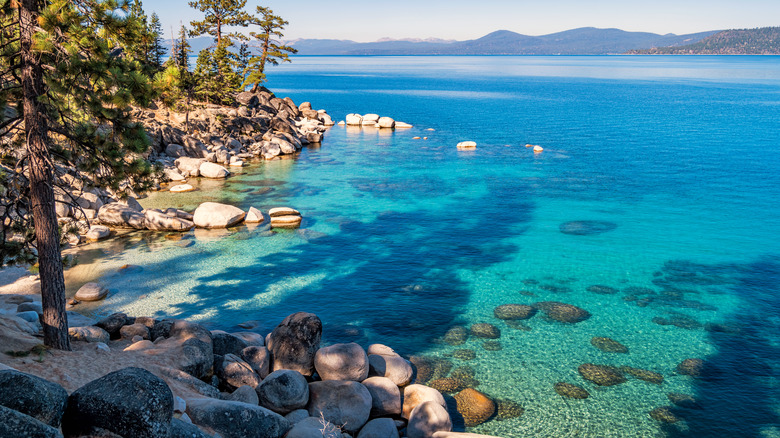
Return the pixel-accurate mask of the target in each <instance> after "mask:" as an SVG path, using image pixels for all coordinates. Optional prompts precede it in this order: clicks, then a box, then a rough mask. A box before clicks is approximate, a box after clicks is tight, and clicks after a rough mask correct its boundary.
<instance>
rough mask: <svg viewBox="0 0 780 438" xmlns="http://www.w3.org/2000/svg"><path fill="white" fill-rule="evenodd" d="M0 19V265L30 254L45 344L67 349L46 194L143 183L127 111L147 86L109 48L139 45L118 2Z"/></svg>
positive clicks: (6, 1) (86, 1) (4, 10)
mask: <svg viewBox="0 0 780 438" xmlns="http://www.w3.org/2000/svg"><path fill="white" fill-rule="evenodd" d="M0 22H1V23H2V27H1V28H0V39H2V41H0V43H2V44H0V65H1V66H2V67H3V68H2V69H1V70H0V84H2V87H0V114H3V117H2V119H0V120H2V121H0V148H2V156H3V157H4V162H6V163H8V164H10V165H3V166H2V170H0V182H2V183H3V187H0V204H1V205H2V208H0V215H2V218H0V219H1V220H0V239H2V241H0V244H1V245H0V265H2V264H6V263H8V262H13V261H17V260H21V259H25V258H26V257H32V258H35V257H37V259H38V263H39V272H40V279H41V299H42V304H43V332H44V343H45V344H46V345H47V346H50V347H53V348H58V349H66V350H67V349H69V348H70V344H69V339H68V325H67V317H66V313H65V283H64V280H63V266H62V258H61V253H60V234H59V230H58V227H57V225H58V224H57V214H56V211H55V202H57V201H56V200H55V188H57V190H62V191H63V192H65V193H71V192H72V191H73V190H76V189H78V187H80V186H82V185H83V186H84V187H108V188H110V189H111V190H113V191H114V192H115V193H117V194H121V193H122V192H123V190H134V191H143V190H145V189H147V188H148V187H150V185H151V182H152V181H151V177H152V176H153V170H152V169H151V168H150V166H149V164H148V162H147V161H146V160H144V159H143V158H142V156H141V154H142V153H144V152H145V151H146V150H147V149H148V144H149V143H148V139H147V137H146V133H145V132H144V129H143V127H142V126H141V125H140V124H138V123H134V122H133V121H132V119H131V116H130V107H129V105H130V104H136V105H140V106H144V105H147V104H148V100H147V99H148V97H149V96H150V95H151V87H150V85H149V82H148V79H147V77H146V76H145V75H144V74H143V73H141V72H140V71H139V65H138V63H137V62H135V61H134V60H133V59H132V58H131V57H125V56H121V55H119V54H120V53H121V51H118V50H116V48H117V46H120V45H122V44H128V45H129V44H138V42H139V40H140V39H141V36H142V35H141V34H140V29H141V28H142V25H141V24H140V23H139V22H138V20H137V18H135V17H133V16H132V14H130V6H129V5H128V3H127V2H125V1H118V0H48V1H41V0H13V1H11V0H0ZM120 42H121V43H122V44H120ZM74 181H78V184H76V183H75V182H74ZM77 186H78V187H77ZM9 242H11V243H13V244H12V245H7V243H9Z"/></svg>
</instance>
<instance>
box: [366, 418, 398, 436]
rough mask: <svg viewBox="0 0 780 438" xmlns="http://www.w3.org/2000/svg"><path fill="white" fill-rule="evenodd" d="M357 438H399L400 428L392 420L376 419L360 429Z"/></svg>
mask: <svg viewBox="0 0 780 438" xmlns="http://www.w3.org/2000/svg"><path fill="white" fill-rule="evenodd" d="M357 438H398V428H397V427H396V426H395V421H393V419H392V418H375V419H373V420H371V421H369V422H368V423H366V425H365V426H363V428H362V429H360V432H359V433H358V435H357Z"/></svg>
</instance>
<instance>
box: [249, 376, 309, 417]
mask: <svg viewBox="0 0 780 438" xmlns="http://www.w3.org/2000/svg"><path fill="white" fill-rule="evenodd" d="M256 391H257V397H258V399H259V403H260V406H263V407H265V408H268V409H270V410H272V411H274V412H277V413H279V414H282V415H284V414H288V413H290V412H292V411H294V410H296V409H301V408H305V407H306V403H307V402H308V401H309V385H308V384H307V383H306V378H305V377H303V375H302V374H301V373H299V372H297V371H292V370H277V371H274V372H273V373H271V374H269V375H268V376H267V377H266V378H265V379H263V381H262V382H261V383H260V385H258V386H257V388H256Z"/></svg>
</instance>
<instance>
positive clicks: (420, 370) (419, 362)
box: [409, 356, 452, 383]
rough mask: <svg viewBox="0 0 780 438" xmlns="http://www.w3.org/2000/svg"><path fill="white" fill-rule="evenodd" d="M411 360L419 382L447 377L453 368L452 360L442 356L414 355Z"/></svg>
mask: <svg viewBox="0 0 780 438" xmlns="http://www.w3.org/2000/svg"><path fill="white" fill-rule="evenodd" d="M409 362H411V363H412V365H413V366H414V369H415V372H416V377H417V378H416V382H417V383H426V382H428V381H429V380H431V379H439V378H442V377H445V376H446V375H447V374H448V373H449V372H450V370H451V369H452V362H450V361H449V360H447V359H444V358H440V357H428V356H412V357H410V358H409Z"/></svg>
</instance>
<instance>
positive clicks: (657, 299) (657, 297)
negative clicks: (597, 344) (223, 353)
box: [69, 57, 780, 437]
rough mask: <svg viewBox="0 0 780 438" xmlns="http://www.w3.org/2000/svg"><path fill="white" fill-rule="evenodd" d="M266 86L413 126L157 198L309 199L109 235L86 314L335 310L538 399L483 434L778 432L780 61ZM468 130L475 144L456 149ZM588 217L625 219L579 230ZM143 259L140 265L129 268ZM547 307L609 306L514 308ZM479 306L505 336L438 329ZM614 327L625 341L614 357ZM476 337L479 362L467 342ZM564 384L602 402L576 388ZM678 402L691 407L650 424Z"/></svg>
mask: <svg viewBox="0 0 780 438" xmlns="http://www.w3.org/2000/svg"><path fill="white" fill-rule="evenodd" d="M268 85H269V87H270V88H271V89H273V90H275V91H276V93H277V95H280V96H290V97H292V98H293V99H294V100H295V102H296V103H299V102H302V101H305V100H307V101H311V102H312V103H313V106H314V107H315V108H326V109H327V110H328V112H329V113H330V114H331V115H333V116H334V119H335V120H340V119H343V117H344V116H345V115H346V114H347V113H351V112H357V113H361V114H365V113H378V114H381V115H388V116H392V117H394V118H396V119H397V120H402V121H405V122H408V123H412V124H413V125H414V126H415V127H414V128H413V129H410V130H398V131H395V132H389V131H388V132H385V131H379V130H376V129H373V128H371V129H348V128H344V127H334V128H332V129H331V130H330V132H329V133H328V134H327V137H326V139H325V141H324V142H323V144H322V146H321V147H312V148H309V149H306V150H304V151H303V152H302V153H301V155H300V156H299V157H298V158H297V159H295V160H282V161H273V162H267V163H264V162H257V163H252V165H251V166H249V167H247V168H244V169H243V170H242V171H241V174H239V175H237V176H234V177H231V178H230V179H229V180H227V181H226V182H215V181H203V182H201V183H200V184H199V185H198V187H199V190H198V191H195V192H191V193H186V194H177V195H174V194H169V193H157V194H153V195H151V196H150V197H148V198H146V199H143V200H141V202H142V204H143V205H145V206H146V207H169V206H178V207H182V208H194V207H195V206H197V205H198V204H199V203H200V202H203V201H207V200H216V201H222V202H228V203H233V204H236V205H239V206H241V207H243V208H248V207H250V206H254V207H257V208H260V209H268V208H270V207H274V206H282V205H287V206H291V207H294V208H297V209H298V210H300V211H301V213H302V214H303V216H304V218H305V220H304V223H303V227H302V229H301V230H298V231H283V232H279V233H276V234H273V233H271V232H269V231H268V229H267V227H263V226H259V227H253V228H247V227H239V228H236V229H232V230H228V231H204V230H196V231H195V232H192V233H189V234H187V235H185V236H183V238H182V239H180V240H174V239H168V238H164V237H162V236H160V235H159V234H143V233H136V234H133V235H130V236H125V237H121V238H116V239H114V240H112V241H110V242H106V243H101V244H98V245H93V246H91V247H90V249H89V250H86V251H84V252H82V253H81V254H80V256H79V261H80V265H79V266H77V267H76V268H75V269H74V270H72V271H71V273H70V274H69V275H70V276H71V278H79V279H85V278H94V277H97V278H99V280H100V281H101V282H103V283H105V284H106V285H107V286H108V287H109V288H110V289H111V291H112V293H111V295H110V296H109V298H108V299H107V300H106V301H105V302H104V303H102V304H100V305H98V307H93V308H87V309H88V310H90V311H92V312H95V313H105V312H109V311H113V310H116V309H119V310H123V311H126V312H127V313H130V314H134V315H142V314H143V315H159V316H162V315H177V316H181V317H186V318H191V319H194V320H199V321H201V322H203V323H204V324H207V325H208V326H210V327H212V328H221V329H228V330H232V329H237V326H236V325H237V324H238V323H240V322H244V321H248V320H257V321H259V324H260V325H259V328H258V330H259V331H261V332H266V331H268V330H270V329H272V328H273V327H274V326H275V325H276V324H277V323H278V322H279V321H280V320H281V319H282V318H283V317H284V316H286V315H287V314H289V313H292V312H294V311H299V310H305V311H311V312H315V313H317V314H318V315H319V316H320V317H321V318H322V320H323V322H324V324H325V333H324V338H325V341H326V342H341V341H356V342H360V343H361V344H363V345H367V344H369V343H373V342H382V343H386V344H389V345H391V346H393V347H394V348H396V350H398V351H399V352H401V353H402V354H404V355H425V356H433V357H441V358H446V359H448V360H451V361H452V363H453V364H454V366H455V367H457V366H461V365H470V366H472V367H473V368H474V369H475V371H476V376H475V378H476V379H477V380H478V381H479V386H477V389H478V390H480V391H482V392H484V393H486V394H488V395H490V396H491V397H494V398H501V399H508V400H512V401H515V402H517V403H520V404H521V405H522V406H523V408H524V409H525V411H524V414H523V415H522V416H520V417H518V418H514V419H508V420H503V421H502V420H498V419H493V420H491V421H488V422H487V423H484V424H482V425H480V426H477V427H474V428H469V429H468V430H469V431H471V432H477V433H489V434H495V435H499V436H504V437H531V436H533V437H574V436H577V437H662V436H670V437H677V436H684V437H721V436H731V437H737V436H739V437H757V436H764V437H780V400H779V398H780V397H779V396H778V395H779V394H780V379H779V378H778V377H780V370H779V369H778V367H780V312H779V311H780V295H778V291H779V290H780V204H778V199H780V173H779V172H778V168H780V145H779V144H778V143H779V142H780V122H778V121H779V120H780V58H778V57H299V58H296V59H295V61H294V63H292V64H290V65H285V66H280V67H279V68H275V69H274V70H273V71H272V72H270V73H269V84H268ZM429 129H432V130H429ZM416 136H419V137H428V139H427V140H423V139H419V140H414V139H413V137H416ZM464 140H473V141H476V142H477V143H478V147H477V149H476V150H475V151H457V150H456V149H455V144H456V143H457V142H459V141H464ZM526 143H532V144H538V145H541V146H543V147H544V152H542V153H540V154H534V153H533V152H532V151H531V149H529V148H526V147H524V146H525V144H526ZM570 221H599V223H602V222H603V223H606V224H607V225H609V226H608V227H607V229H608V230H607V231H605V232H600V233H594V234H588V235H576V234H565V233H562V232H561V228H560V227H561V224H564V223H566V222H570ZM610 228H611V229H610ZM596 231H597V230H596ZM126 263H130V264H133V265H137V266H138V267H136V268H132V269H126V270H121V271H118V270H117V268H118V267H119V266H120V265H123V264H126ZM79 285H80V284H78V283H77V282H75V281H72V282H71V283H69V287H70V288H71V289H75V288H77V287H78V286H79ZM592 285H605V286H609V287H611V288H613V289H615V292H616V293H614V294H598V293H593V292H589V291H588V290H587V288H588V287H589V286H592ZM632 287H633V288H634V289H629V288H632ZM637 287H642V288H649V289H650V290H649V291H647V290H643V291H639V292H637V289H635V288H637ZM632 295H633V296H632ZM539 301H561V302H565V303H569V304H574V305H577V306H580V307H582V308H584V309H586V310H588V311H589V312H590V313H591V314H592V317H591V318H590V319H588V320H586V321H584V322H580V323H577V324H563V323H560V322H557V321H554V320H551V319H548V318H545V317H544V316H543V315H542V314H538V315H536V316H534V317H533V318H531V319H529V320H527V321H525V323H526V330H518V329H513V328H511V327H510V326H509V325H507V324H506V323H505V322H504V321H501V320H498V319H495V318H494V317H493V309H494V307H496V306H498V305H500V304H506V303H521V304H532V303H535V302H539ZM477 322H488V323H491V324H494V325H495V326H496V327H498V328H499V329H500V330H501V333H502V335H501V337H500V339H499V341H500V343H501V346H502V349H501V350H500V351H488V350H486V349H485V348H484V347H483V345H482V344H483V340H480V339H477V338H473V337H472V338H470V339H469V340H468V341H467V342H466V344H464V345H462V346H450V345H447V344H442V343H439V342H437V338H439V337H441V336H442V335H443V334H444V333H445V332H446V331H447V330H448V329H449V328H450V327H452V326H454V325H465V326H469V325H470V324H473V323H477ZM659 322H660V323H661V324H659ZM669 322H675V323H676V324H677V325H674V324H670V323H669ZM717 324H720V325H717ZM528 329H530V330H528ZM594 336H607V337H610V338H613V339H615V340H617V341H619V342H621V343H622V344H624V345H626V346H627V347H628V348H629V352H628V353H627V354H618V353H605V352H602V351H600V350H598V349H596V348H594V347H593V346H592V345H591V344H590V339H591V338H592V337H594ZM463 348H467V349H472V350H474V351H475V352H476V356H477V357H476V359H474V360H471V361H461V360H460V359H457V358H453V357H451V356H452V352H453V351H454V350H457V349H463ZM686 358H703V359H705V360H706V367H705V376H704V377H703V378H698V379H696V378H692V377H689V376H685V375H680V374H679V373H677V372H676V371H675V368H676V366H677V364H678V363H680V362H681V361H682V360H684V359H686ZM587 362H592V363H596V364H607V365H615V366H624V365H625V366H632V367H636V368H643V369H648V370H652V371H655V372H658V373H661V374H662V375H663V376H664V383H663V384H660V385H658V384H653V383H648V382H645V381H642V380H638V379H635V378H632V377H629V379H628V381H627V382H626V383H623V384H620V385H616V386H610V387H598V386H596V385H594V384H592V383H590V382H589V381H586V380H584V379H583V378H582V377H581V376H580V375H579V374H578V372H577V367H578V366H579V365H580V364H583V363H587ZM561 381H563V382H568V383H572V384H576V385H580V386H582V387H583V388H585V389H586V390H588V391H589V392H590V397H589V398H588V399H586V400H576V399H565V398H563V397H561V396H559V395H558V394H557V393H556V392H555V391H554V390H553V385H554V384H555V383H556V382H561ZM668 393H684V394H688V395H691V396H692V397H694V398H695V399H697V408H682V407H675V406H674V405H672V404H671V403H670V401H669V399H668V398H667V394H668ZM659 406H672V407H673V409H672V411H673V412H674V414H675V415H677V416H678V417H679V418H680V419H681V421H679V422H677V423H674V424H666V423H661V422H659V421H656V420H654V419H653V418H651V417H650V416H649V415H648V413H649V412H650V411H651V410H653V409H654V408H657V407H659ZM461 429H462V427H461Z"/></svg>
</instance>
